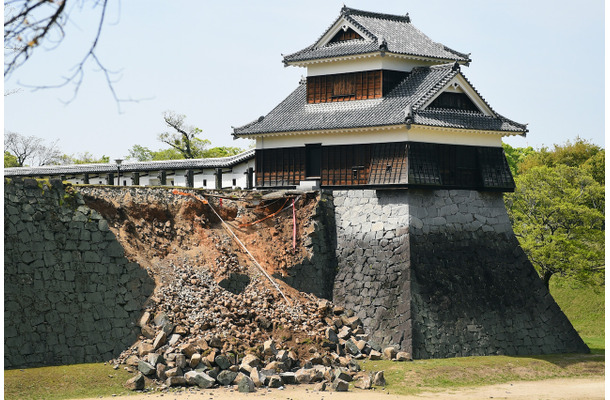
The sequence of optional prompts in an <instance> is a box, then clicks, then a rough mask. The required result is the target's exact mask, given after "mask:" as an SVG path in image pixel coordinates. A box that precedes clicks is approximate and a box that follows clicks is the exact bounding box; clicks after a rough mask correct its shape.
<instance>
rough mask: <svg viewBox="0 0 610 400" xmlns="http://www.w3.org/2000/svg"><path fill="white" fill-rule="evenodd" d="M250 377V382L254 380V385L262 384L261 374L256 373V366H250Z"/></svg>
mask: <svg viewBox="0 0 610 400" xmlns="http://www.w3.org/2000/svg"><path fill="white" fill-rule="evenodd" d="M250 378H251V379H252V382H254V385H255V386H256V387H261V386H263V381H264V379H261V376H260V374H259V373H258V368H252V370H251V371H250Z"/></svg>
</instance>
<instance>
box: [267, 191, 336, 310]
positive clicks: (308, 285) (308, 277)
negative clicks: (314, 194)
mask: <svg viewBox="0 0 610 400" xmlns="http://www.w3.org/2000/svg"><path fill="white" fill-rule="evenodd" d="M308 219H309V221H308V223H309V224H311V227H312V229H311V230H310V232H309V233H308V235H307V236H305V237H303V238H301V239H302V241H303V246H305V248H307V250H308V251H307V253H308V256H307V257H304V258H303V259H302V260H301V261H299V262H298V263H296V264H294V265H292V266H290V268H289V269H288V271H287V274H285V276H279V275H275V276H276V277H278V278H280V279H282V280H283V281H284V282H286V283H287V284H289V285H290V286H292V287H293V288H295V289H297V290H300V291H302V292H307V293H312V294H314V295H316V296H317V297H321V298H324V299H328V300H332V297H333V282H334V281H335V274H336V272H337V259H336V256H335V255H336V251H335V249H336V246H337V243H336V233H335V214H334V206H333V198H332V195H330V194H329V193H321V194H320V200H319V202H318V204H317V205H316V207H315V208H314V210H313V212H312V213H311V215H309V217H308ZM301 223H303V222H301Z"/></svg>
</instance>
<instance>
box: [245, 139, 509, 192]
mask: <svg viewBox="0 0 610 400" xmlns="http://www.w3.org/2000/svg"><path fill="white" fill-rule="evenodd" d="M313 150H315V151H313ZM312 151H313V152H312ZM313 153H315V154H313ZM318 157H319V158H318ZM312 162H315V164H316V168H317V166H318V165H319V167H320V170H319V176H320V184H321V186H322V187H325V186H326V187H329V186H347V187H349V186H353V187H356V186H384V185H405V186H410V185H415V186H428V187H431V188H432V187H443V188H464V189H481V190H485V189H489V190H503V191H507V190H513V189H514V186H515V184H514V181H513V178H512V175H511V173H510V169H509V168H508V163H507V162H506V157H505V156H504V152H503V150H502V148H499V147H497V148H496V147H476V146H458V145H446V144H435V143H409V142H396V143H375V144H355V145H342V146H320V145H315V146H312V145H309V146H307V147H305V146H303V147H295V148H281V149H265V150H257V151H256V186H258V187H289V186H297V185H299V183H300V182H301V180H304V179H307V177H309V178H313V177H314V176H313V175H316V174H317V173H318V170H317V169H316V170H315V171H314V170H311V171H308V169H309V168H311V166H312V165H311V163H312ZM316 177H317V175H316Z"/></svg>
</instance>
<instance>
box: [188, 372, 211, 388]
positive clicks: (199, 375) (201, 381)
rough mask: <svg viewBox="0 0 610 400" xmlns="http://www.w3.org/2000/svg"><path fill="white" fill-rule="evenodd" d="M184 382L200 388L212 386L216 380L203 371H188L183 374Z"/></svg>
mask: <svg viewBox="0 0 610 400" xmlns="http://www.w3.org/2000/svg"><path fill="white" fill-rule="evenodd" d="M184 379H185V380H186V383H187V384H189V385H191V386H199V387H200V388H202V389H208V388H211V387H212V386H214V384H215V383H216V381H215V380H214V378H212V377H211V376H209V375H208V374H206V373H205V372H197V371H189V372H187V373H186V374H184Z"/></svg>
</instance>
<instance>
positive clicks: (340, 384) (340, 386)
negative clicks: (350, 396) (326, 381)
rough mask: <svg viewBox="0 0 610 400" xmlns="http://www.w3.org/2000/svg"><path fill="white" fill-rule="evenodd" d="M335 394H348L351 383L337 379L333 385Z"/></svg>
mask: <svg viewBox="0 0 610 400" xmlns="http://www.w3.org/2000/svg"><path fill="white" fill-rule="evenodd" d="M331 387H332V388H333V390H334V391H335V392H347V389H348V388H349V383H347V382H346V381H344V380H343V379H338V378H337V379H335V380H334V381H333V383H332V385H331Z"/></svg>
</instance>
